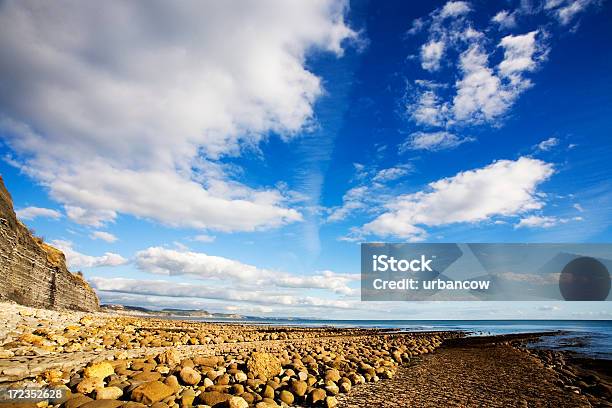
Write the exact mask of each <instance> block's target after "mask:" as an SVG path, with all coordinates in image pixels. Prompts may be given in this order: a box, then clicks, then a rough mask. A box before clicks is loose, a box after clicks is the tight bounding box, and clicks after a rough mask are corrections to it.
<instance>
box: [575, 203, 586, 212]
mask: <svg viewBox="0 0 612 408" xmlns="http://www.w3.org/2000/svg"><path fill="white" fill-rule="evenodd" d="M574 208H575V209H576V210H578V211H580V212H584V208H582V206H581V205H580V204H578V203H576V204H574Z"/></svg>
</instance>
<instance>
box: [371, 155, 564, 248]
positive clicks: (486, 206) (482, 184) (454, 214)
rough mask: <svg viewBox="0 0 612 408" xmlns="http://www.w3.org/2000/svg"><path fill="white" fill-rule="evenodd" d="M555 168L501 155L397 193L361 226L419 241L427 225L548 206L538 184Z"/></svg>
mask: <svg viewBox="0 0 612 408" xmlns="http://www.w3.org/2000/svg"><path fill="white" fill-rule="evenodd" d="M553 172H554V170H553V166H552V165H551V164H549V163H545V162H543V161H540V160H536V159H532V158H528V157H521V158H519V159H518V160H499V161H496V162H494V163H492V164H490V165H488V166H486V167H483V168H479V169H475V170H470V171H464V172H461V173H458V174H457V175H455V176H453V177H449V178H444V179H441V180H438V181H435V182H433V183H430V184H429V186H428V189H426V190H423V191H419V192H417V193H413V194H407V195H402V196H400V197H397V199H395V200H393V201H392V202H390V203H389V204H387V206H386V208H387V211H386V212H385V213H383V214H381V215H380V216H378V217H377V218H376V219H375V220H373V221H372V222H370V223H367V224H366V225H364V226H363V227H362V231H363V232H364V233H367V234H375V235H378V236H397V237H400V238H406V239H412V240H419V239H423V238H424V237H425V236H426V231H425V229H424V228H423V227H425V226H440V225H447V224H452V223H460V222H479V221H483V220H486V219H489V218H491V217H494V216H515V215H518V214H521V213H524V212H526V211H530V210H537V209H540V208H542V207H543V206H544V203H543V202H542V199H541V198H540V196H539V195H538V192H537V187H538V186H539V185H540V184H541V183H542V182H544V181H545V180H547V179H548V178H549V177H550V176H551V175H552V174H553Z"/></svg>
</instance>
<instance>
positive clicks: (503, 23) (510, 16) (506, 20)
mask: <svg viewBox="0 0 612 408" xmlns="http://www.w3.org/2000/svg"><path fill="white" fill-rule="evenodd" d="M491 21H492V22H494V23H496V24H497V25H499V28H500V29H503V30H508V29H511V28H514V27H516V13H511V12H509V11H508V10H502V11H500V12H499V13H497V14H495V15H494V16H493V18H492V19H491Z"/></svg>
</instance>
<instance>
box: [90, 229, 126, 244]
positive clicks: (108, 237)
mask: <svg viewBox="0 0 612 408" xmlns="http://www.w3.org/2000/svg"><path fill="white" fill-rule="evenodd" d="M90 237H91V239H101V240H102V241H106V242H108V243H113V242H116V241H117V240H118V239H119V238H117V237H116V236H115V235H113V234H111V233H110V232H106V231H94V232H92V233H91V235H90Z"/></svg>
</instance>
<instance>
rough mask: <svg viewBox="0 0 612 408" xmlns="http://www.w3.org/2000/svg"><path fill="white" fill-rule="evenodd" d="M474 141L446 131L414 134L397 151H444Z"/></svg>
mask: <svg viewBox="0 0 612 408" xmlns="http://www.w3.org/2000/svg"><path fill="white" fill-rule="evenodd" d="M474 140H475V139H474V138H472V137H460V136H457V135H455V134H453V133H450V132H446V131H439V132H415V133H413V134H411V135H410V136H409V137H408V138H407V139H406V141H404V143H403V144H401V145H400V147H399V151H400V153H402V152H405V151H407V150H429V151H438V150H446V149H452V148H455V147H457V146H460V145H462V144H463V143H467V142H473V141H474Z"/></svg>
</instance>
